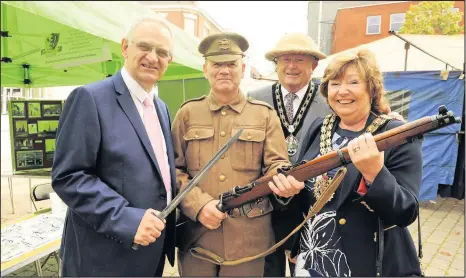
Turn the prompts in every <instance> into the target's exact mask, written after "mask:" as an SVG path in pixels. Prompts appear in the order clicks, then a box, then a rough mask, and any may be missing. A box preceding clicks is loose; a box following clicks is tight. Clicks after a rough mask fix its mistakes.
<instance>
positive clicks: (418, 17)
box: [399, 1, 464, 35]
mask: <svg viewBox="0 0 466 278" xmlns="http://www.w3.org/2000/svg"><path fill="white" fill-rule="evenodd" d="M454 3H455V2H454V1H422V2H420V3H419V4H417V5H411V6H410V8H409V10H408V11H407V12H406V16H405V22H404V24H403V26H401V28H400V30H399V33H400V34H422V35H457V34H461V33H462V32H463V31H464V25H463V26H459V22H460V20H461V19H462V18H463V15H464V14H463V13H462V12H461V11H455V10H454V9H453V8H454Z"/></svg>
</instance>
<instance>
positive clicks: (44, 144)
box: [8, 100, 63, 171]
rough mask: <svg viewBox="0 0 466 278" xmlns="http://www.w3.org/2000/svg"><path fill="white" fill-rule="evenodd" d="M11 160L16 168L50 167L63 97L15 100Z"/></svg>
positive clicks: (11, 125) (11, 109) (11, 133)
mask: <svg viewBox="0 0 466 278" xmlns="http://www.w3.org/2000/svg"><path fill="white" fill-rule="evenodd" d="M8 106H9V110H8V111H10V113H9V115H10V138H11V159H12V165H13V169H14V170H15V171H20V170H29V169H41V168H50V167H52V163H53V153H54V151H55V138H56V133H57V128H58V119H59V118H60V114H61V111H62V107H63V101H62V100H21V101H19V100H12V101H10V102H9V103H8Z"/></svg>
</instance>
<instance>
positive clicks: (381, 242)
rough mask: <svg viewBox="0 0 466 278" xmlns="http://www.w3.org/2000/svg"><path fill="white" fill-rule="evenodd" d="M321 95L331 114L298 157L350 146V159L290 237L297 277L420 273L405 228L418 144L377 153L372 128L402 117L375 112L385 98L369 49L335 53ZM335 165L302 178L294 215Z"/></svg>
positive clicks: (418, 169) (413, 203)
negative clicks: (332, 186)
mask: <svg viewBox="0 0 466 278" xmlns="http://www.w3.org/2000/svg"><path fill="white" fill-rule="evenodd" d="M320 93H321V94H322V95H323V96H324V97H325V98H326V99H327V103H328V105H329V106H330V108H331V110H332V111H333V113H332V114H330V115H328V116H326V117H324V118H317V119H316V121H315V122H314V123H313V124H312V125H311V127H310V128H309V129H308V131H307V134H306V135H305V137H303V140H304V141H303V144H304V145H303V147H302V149H301V152H300V154H299V156H298V160H297V161H301V160H312V159H314V158H316V157H318V156H321V155H325V154H327V153H329V152H331V151H333V150H336V149H340V148H343V147H344V146H348V150H349V155H350V157H351V160H352V163H351V164H349V165H347V173H346V175H345V177H344V179H343V181H342V182H341V184H340V186H339V188H338V189H337V191H336V192H335V193H334V195H333V197H332V198H331V199H330V200H329V201H328V202H327V203H326V204H325V206H324V208H323V209H322V210H321V211H320V212H319V213H318V214H317V215H316V216H315V217H313V218H311V219H310V220H309V221H308V222H307V223H306V225H305V226H304V227H303V228H302V229H301V231H300V236H299V237H297V238H298V239H299V240H297V241H295V244H294V250H293V252H292V257H295V260H296V273H295V274H296V276H303V275H304V276H359V277H361V276H420V275H421V269H420V262H419V260H418V258H417V256H416V249H415V246H414V243H413V240H412V238H411V235H410V234H409V232H408V229H407V228H406V227H407V226H408V225H410V224H411V223H413V222H414V220H415V219H416V217H417V215H418V209H419V203H418V200H417V196H418V192H419V187H420V185H421V177H422V153H421V142H420V140H413V141H412V142H411V143H406V144H404V145H400V146H397V147H393V148H389V149H387V150H385V151H384V152H379V151H378V149H377V146H376V144H375V141H374V138H373V134H377V133H380V132H383V131H386V130H389V129H392V128H395V127H397V126H400V125H402V124H403V122H401V121H399V120H396V119H390V118H388V117H386V116H385V115H384V114H382V112H381V111H387V109H388V101H387V100H386V98H385V95H384V88H383V75H382V73H381V72H380V70H379V67H378V66H377V63H376V60H375V57H374V55H373V54H372V53H371V52H370V51H368V50H364V49H363V50H359V51H357V52H351V53H349V54H342V55H339V56H337V57H335V58H334V59H333V60H332V61H331V62H330V63H329V65H328V67H327V69H326V70H325V74H324V77H323V80H322V84H321V86H320ZM337 170H338V169H334V170H332V171H329V172H327V173H325V174H323V175H321V176H319V177H316V178H314V179H311V180H308V181H306V183H305V184H306V189H307V190H303V191H301V193H300V194H299V195H298V196H295V199H296V200H294V202H298V203H299V205H300V207H301V208H300V212H299V213H301V214H304V215H305V214H306V213H307V211H308V209H309V208H310V207H311V206H312V205H313V204H314V202H315V201H316V199H317V198H319V196H320V194H321V192H322V191H323V189H324V188H325V187H326V186H328V184H329V183H330V181H331V180H332V178H333V177H334V175H335V173H336V171H337ZM298 241H299V242H298Z"/></svg>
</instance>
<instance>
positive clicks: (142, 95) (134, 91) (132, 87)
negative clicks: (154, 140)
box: [121, 67, 172, 204]
mask: <svg viewBox="0 0 466 278" xmlns="http://www.w3.org/2000/svg"><path fill="white" fill-rule="evenodd" d="M121 77H123V81H124V82H125V84H126V86H127V87H128V90H129V92H130V94H131V98H132V99H133V101H134V104H135V105H136V108H137V110H138V113H139V116H141V120H142V123H143V124H144V100H145V99H146V98H147V97H149V98H150V99H151V100H152V102H153V101H154V96H155V95H157V94H156V92H155V91H156V90H155V88H152V90H151V91H150V92H149V93H147V92H146V90H144V89H143V88H142V87H141V85H139V83H138V82H136V80H134V78H133V77H131V75H130V74H129V72H128V71H127V70H126V68H125V67H123V68H122V69H121ZM153 108H154V110H155V103H154V106H153ZM155 113H157V111H156V110H155ZM153 124H154V125H157V128H158V129H159V132H160V134H161V136H162V145H163V153H164V158H165V159H166V160H167V163H168V155H167V145H166V143H165V137H164V136H163V132H162V126H161V125H160V122H158V123H153ZM171 199H172V192H171V191H170V192H167V204H168V203H170V201H171Z"/></svg>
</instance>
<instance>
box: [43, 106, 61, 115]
mask: <svg viewBox="0 0 466 278" xmlns="http://www.w3.org/2000/svg"><path fill="white" fill-rule="evenodd" d="M43 108H44V109H43V110H44V117H58V116H60V113H61V103H54V104H43Z"/></svg>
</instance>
